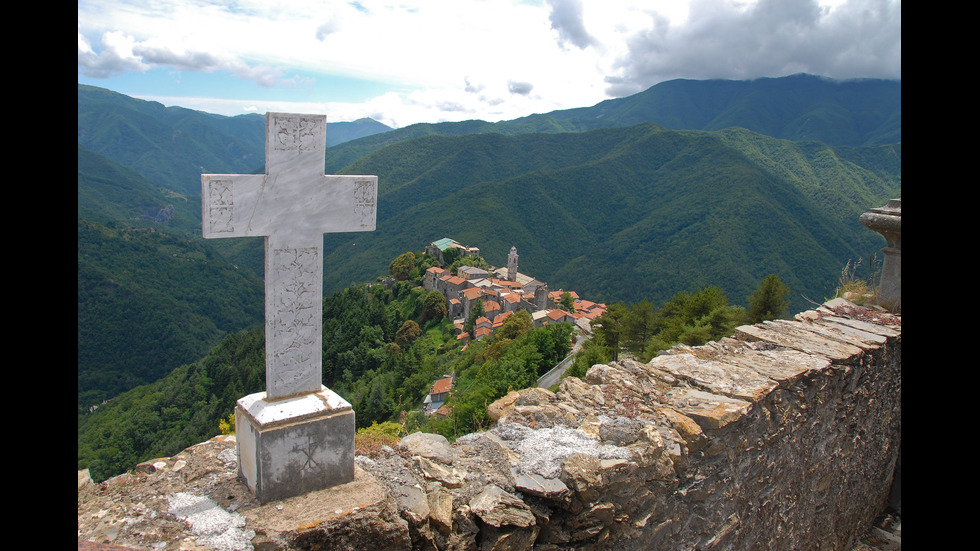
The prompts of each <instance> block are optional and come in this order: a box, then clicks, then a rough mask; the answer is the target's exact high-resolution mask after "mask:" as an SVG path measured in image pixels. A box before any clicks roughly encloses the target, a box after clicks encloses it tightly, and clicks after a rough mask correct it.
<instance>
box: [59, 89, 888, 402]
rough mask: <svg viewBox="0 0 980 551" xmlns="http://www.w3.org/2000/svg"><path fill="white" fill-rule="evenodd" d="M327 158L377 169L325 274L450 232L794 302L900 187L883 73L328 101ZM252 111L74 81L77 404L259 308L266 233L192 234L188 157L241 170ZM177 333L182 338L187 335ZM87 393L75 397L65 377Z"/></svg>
mask: <svg viewBox="0 0 980 551" xmlns="http://www.w3.org/2000/svg"><path fill="white" fill-rule="evenodd" d="M328 133H329V134H330V136H331V137H330V138H329V139H330V140H331V143H336V144H337V145H334V146H332V147H330V148H329V149H328V151H327V156H326V162H327V171H328V172H332V173H349V174H353V173H361V174H377V175H378V176H379V185H380V189H379V202H378V224H377V227H378V229H377V231H375V232H372V233H364V234H361V233H359V234H336V235H327V236H325V239H324V243H325V245H326V255H325V256H326V258H325V270H324V274H325V280H324V288H325V292H327V293H330V292H333V291H336V290H339V289H341V288H344V287H346V286H347V285H349V284H351V283H354V282H361V281H366V280H373V279H375V278H376V277H377V276H379V275H382V274H384V273H385V272H386V271H387V267H388V264H389V263H390V261H391V260H392V259H393V258H394V257H395V256H397V255H398V254H400V253H402V252H405V251H407V250H413V251H419V250H421V249H422V247H424V246H425V244H426V243H428V242H430V241H433V240H436V239H439V238H442V237H452V238H454V239H456V240H457V241H460V242H462V243H465V244H470V245H475V246H478V247H480V248H481V250H482V251H483V252H484V256H485V257H486V258H487V260H488V261H490V262H491V263H494V264H497V265H502V264H503V263H504V262H505V258H506V254H507V252H508V251H509V249H510V247H511V246H516V247H517V248H518V252H519V254H520V269H521V271H522V272H524V273H528V274H530V275H533V276H535V277H538V278H539V279H542V280H544V281H547V282H548V283H549V286H550V287H551V288H552V289H553V290H554V289H558V288H565V289H571V290H575V291H577V292H579V293H580V294H582V295H584V296H587V297H589V298H590V299H593V300H600V301H605V302H616V301H628V302H634V301H639V300H642V299H649V300H651V301H653V302H655V303H660V302H662V301H664V300H667V299H669V298H670V297H671V296H672V295H673V294H675V293H677V292H679V291H682V290H696V289H697V288H699V287H703V286H707V285H718V286H720V287H721V288H722V289H723V290H724V291H725V292H726V294H727V296H728V297H729V298H730V300H731V301H732V302H733V303H736V304H744V303H745V299H746V296H747V295H748V294H749V293H750V292H751V290H752V289H754V288H755V287H756V286H757V285H758V283H759V281H760V280H761V279H762V278H763V277H764V276H766V275H767V274H769V273H775V274H777V275H779V276H780V278H781V279H782V280H783V281H784V282H785V283H787V284H788V285H789V286H790V288H791V289H792V291H793V295H792V297H791V298H792V300H793V301H794V303H793V307H794V308H795V309H801V308H803V307H805V306H806V304H807V303H806V299H805V298H804V296H806V297H810V298H812V299H814V300H820V299H823V298H824V297H825V296H827V294H829V293H830V292H832V291H833V285H834V283H835V281H836V278H837V276H838V275H839V273H840V270H841V268H842V267H843V266H844V264H845V263H847V262H848V260H856V259H858V258H863V259H866V258H867V257H868V256H869V255H872V254H874V253H875V252H876V251H878V249H880V248H881V247H882V246H883V244H884V241H883V239H882V238H881V237H880V236H878V235H877V234H874V233H873V232H870V231H868V230H867V229H865V228H864V227H862V226H861V225H860V224H859V223H858V217H859V216H860V214H861V213H863V212H865V211H867V210H868V209H869V208H872V207H875V206H880V205H883V204H884V203H885V202H886V201H887V200H888V199H890V198H893V197H898V196H900V195H901V83H900V82H898V81H882V80H858V81H847V82H836V81H830V80H827V79H823V78H819V77H814V76H809V75H797V76H793V77H785V78H782V79H759V80H755V81H671V82H666V83H662V84H659V85H657V86H654V87H652V88H651V89H649V90H647V91H645V92H643V93H641V94H637V95H635V96H631V97H628V98H621V99H616V100H608V101H605V102H602V103H599V104H597V105H595V106H593V107H585V108H581V109H572V110H566V111H556V112H553V113H548V114H543V115H532V116H529V117H524V118H522V119H517V120H514V121H506V122H498V123H487V122H483V121H468V122H461V123H440V124H420V125H412V126H409V127H406V128H402V129H398V130H391V129H388V128H387V127H385V126H384V125H381V124H380V123H377V122H376V121H371V120H361V121H355V122H353V123H330V124H328ZM263 156H264V118H263V117H261V116H258V115H243V116H238V117H223V116H219V115H213V114H208V113H203V112H200V111H193V110H188V109H181V108H174V107H164V106H162V105H160V104H158V103H154V102H147V101H143V100H138V99H134V98H129V97H126V96H123V95H121V94H117V93H114V92H111V91H108V90H104V89H99V88H93V87H89V86H83V85H79V87H78V218H79V230H78V232H79V269H78V285H79V307H78V308H79V364H78V371H79V407H80V408H81V407H85V406H87V405H91V404H92V403H97V402H98V401H99V400H100V399H104V398H107V397H110V396H112V395H114V394H115V393H117V392H119V391H120V390H121V389H125V388H128V387H131V386H133V385H135V384H141V383H142V382H148V381H150V380H153V379H155V378H158V377H160V376H162V375H163V374H165V373H167V372H168V371H169V370H172V369H173V368H174V367H176V366H178V365H181V364H182V363H184V362H187V361H188V358H193V357H195V355H197V357H200V355H203V352H200V351H202V350H207V348H208V347H210V346H213V345H214V343H215V342H217V341H218V340H219V339H221V338H222V336H223V335H226V334H228V333H229V332H234V331H237V330H239V329H241V328H243V327H246V326H249V325H256V324H260V323H261V312H262V296H261V273H262V265H263V264H262V256H263V252H262V242H261V241H262V240H260V239H239V240H214V241H205V240H203V239H201V238H200V235H201V228H200V204H201V203H200V175H201V173H202V172H204V173H229V172H230V173H256V172H261V171H262V169H263V163H264V159H263ZM185 341H186V342H185ZM83 395H84V397H83Z"/></svg>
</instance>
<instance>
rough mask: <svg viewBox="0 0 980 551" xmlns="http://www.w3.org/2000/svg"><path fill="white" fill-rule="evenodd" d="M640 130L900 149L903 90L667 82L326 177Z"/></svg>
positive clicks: (373, 144) (488, 126)
mask: <svg viewBox="0 0 980 551" xmlns="http://www.w3.org/2000/svg"><path fill="white" fill-rule="evenodd" d="M645 122H654V123H657V124H658V125H660V126H662V127H664V128H667V129H671V130H723V129H725V128H732V127H739V128H746V129H748V130H752V131H753V132H757V133H759V134H765V135H767V136H770V137H773V138H780V139H786V140H794V141H818V142H823V143H826V144H828V145H851V146H857V145H883V144H892V143H899V142H901V141H902V83H901V81H897V80H881V79H858V80H845V81H836V80H831V79H827V78H823V77H819V76H814V75H806V74H799V75H793V76H788V77H781V78H760V79H756V80H686V79H679V80H671V81H666V82H661V83H659V84H656V85H654V86H652V87H650V88H649V89H647V90H646V91H644V92H641V93H639V94H635V95H632V96H628V97H625V98H616V99H610V100H605V101H603V102H600V103H597V104H596V105H593V106H591V107H580V108H576V109H565V110H560V111H552V112H550V113H543V114H535V115H529V116H527V117H521V118H518V119H514V120H510V121H501V122H496V123H490V122H485V121H463V122H444V123H436V124H429V123H421V124H413V125H411V126H407V127H405V128H400V129H398V130H394V131H391V132H386V133H384V134H378V135H373V136H369V137H365V138H361V139H359V140H353V141H351V142H348V143H345V144H343V145H341V146H338V147H334V148H331V149H330V150H328V151H327V170H339V169H341V168H343V167H344V166H347V165H348V164H350V163H352V162H354V161H355V160H357V159H359V158H360V157H363V156H364V155H366V154H368V153H370V152H371V151H374V150H376V149H379V148H381V147H385V146H388V145H391V144H393V143H395V142H398V141H402V140H408V139H412V138H417V137H420V136H428V135H439V136H463V135H466V134H476V133H497V134H504V135H510V136H513V135H517V134H528V133H542V132H543V133H557V132H582V131H587V130H595V129H598V128H609V127H617V126H632V125H635V124H641V123H645Z"/></svg>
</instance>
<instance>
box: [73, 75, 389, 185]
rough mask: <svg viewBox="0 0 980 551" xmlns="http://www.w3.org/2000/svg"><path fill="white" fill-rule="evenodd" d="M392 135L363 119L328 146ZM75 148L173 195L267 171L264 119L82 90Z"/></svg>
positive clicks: (331, 137) (338, 127) (331, 128)
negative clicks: (216, 178)
mask: <svg viewBox="0 0 980 551" xmlns="http://www.w3.org/2000/svg"><path fill="white" fill-rule="evenodd" d="M388 130H391V129H390V128H389V127H387V126H385V125H384V124H381V123H380V122H377V121H374V120H371V119H361V120H358V121H354V122H338V123H328V124H327V145H336V144H339V143H342V142H345V141H348V140H351V139H355V138H361V137H364V136H368V135H370V134H373V133H377V132H385V131H388ZM78 144H79V145H80V146H84V147H85V148H86V149H89V150H91V151H93V152H95V153H98V154H100V155H102V156H104V157H106V158H108V159H110V160H112V161H115V162H117V163H119V164H120V165H122V166H125V167H128V168H130V169H132V170H135V171H136V172H139V173H140V174H142V175H143V176H144V177H146V178H148V179H149V180H151V181H154V182H156V183H157V184H158V185H161V186H164V187H167V188H169V189H172V190H173V191H176V192H180V193H185V194H190V195H200V193H201V189H200V188H201V174H202V173H210V174H229V173H234V174H241V173H245V174H248V173H253V172H255V171H256V170H260V169H261V168H262V166H263V164H264V163H265V116H264V115H239V116H236V117H225V116H221V115H213V114H210V113H205V112H202V111H194V110H191V109H184V108H182V107H164V106H163V105H162V104H160V103H157V102H153V101H144V100H139V99H135V98H130V97H128V96H125V95H122V94H118V93H116V92H112V91H110V90H105V89H102V88H96V87H93V86H85V85H82V84H79V85H78Z"/></svg>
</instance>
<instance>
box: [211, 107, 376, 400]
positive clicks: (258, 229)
mask: <svg viewBox="0 0 980 551" xmlns="http://www.w3.org/2000/svg"><path fill="white" fill-rule="evenodd" d="M326 123H327V119H326V116H324V115H296V114H288V113H268V114H266V142H265V174H255V175H248V174H202V175H201V203H202V222H203V229H204V237H205V238H216V237H249V236H263V237H265V346H266V353H265V356H266V360H265V361H266V398H267V399H269V400H277V399H282V398H288V397H292V396H298V395H302V394H307V393H315V392H319V391H320V390H321V389H322V388H323V387H322V379H323V377H322V363H323V358H322V349H321V341H322V335H321V331H322V323H323V322H322V319H321V316H322V312H323V234H324V233H333V232H359V231H373V230H374V229H375V222H376V219H377V201H376V198H377V194H378V177H377V176H330V175H325V174H324V173H323V169H324V155H325V151H326Z"/></svg>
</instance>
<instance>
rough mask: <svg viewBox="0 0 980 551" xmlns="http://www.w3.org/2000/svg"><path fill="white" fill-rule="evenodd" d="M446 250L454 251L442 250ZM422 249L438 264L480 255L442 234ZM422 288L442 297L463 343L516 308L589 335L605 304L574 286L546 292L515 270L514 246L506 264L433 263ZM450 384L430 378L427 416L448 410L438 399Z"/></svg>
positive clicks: (449, 378)
mask: <svg viewBox="0 0 980 551" xmlns="http://www.w3.org/2000/svg"><path fill="white" fill-rule="evenodd" d="M451 249H455V250H453V251H452V254H447V252H448V251H450V250H451ZM425 252H426V253H427V254H429V255H430V256H432V257H434V258H438V259H439V263H440V264H441V265H442V266H446V265H447V264H448V262H447V256H448V257H457V256H462V257H479V256H480V249H479V248H477V247H467V246H464V245H461V244H460V243H458V242H456V241H454V240H452V239H450V238H448V237H447V238H443V239H439V240H438V241H433V242H431V243H429V245H428V246H427V247H426V250H425ZM422 287H423V288H424V289H425V290H426V291H438V292H440V293H442V296H443V297H445V299H446V311H447V313H448V315H449V317H450V318H452V319H453V320H454V323H455V325H456V328H457V331H458V334H457V336H456V339H457V340H458V341H461V342H464V343H468V342H469V341H470V340H480V339H483V338H486V337H488V336H490V335H493V333H494V332H496V331H497V329H499V328H500V327H502V326H503V323H504V321H505V320H506V319H507V318H508V317H509V316H511V315H512V314H514V312H517V311H518V310H526V311H527V312H528V313H529V314H530V315H531V319H532V320H534V324H535V326H536V327H542V326H545V325H548V324H549V323H571V324H572V325H574V326H575V328H576V329H577V330H579V331H580V332H581V333H583V334H584V335H591V333H592V331H591V322H592V320H595V319H596V318H598V317H599V316H601V315H602V314H603V313H605V312H606V305H605V304H601V303H597V302H592V301H589V300H585V299H583V298H582V297H580V296H578V293H576V292H575V291H565V290H563V289H558V290H555V291H551V290H549V289H548V284H547V283H545V282H543V281H539V280H537V279H535V278H533V277H531V276H528V275H526V274H522V273H521V272H520V271H519V270H518V254H517V247H511V248H510V253H509V254H508V255H507V267H506V268H491V269H489V270H487V269H483V268H477V267H475V266H459V267H458V268H457V269H456V273H455V274H452V273H450V272H449V271H448V270H446V269H445V268H442V267H438V266H433V267H431V268H429V269H428V270H426V273H425V275H424V277H423V280H422ZM474 309H479V311H478V312H477V314H478V315H477V316H476V318H475V319H474V321H473V329H472V334H471V333H470V332H469V331H466V330H465V329H464V326H465V324H466V320H468V319H469V318H470V315H471V314H472V313H473V311H474ZM452 386H453V377H452V376H446V377H445V378H443V379H439V380H438V381H436V382H435V384H434V385H433V387H432V390H431V391H430V392H429V395H428V396H427V397H426V399H425V403H424V404H423V409H424V411H425V412H426V414H427V415H433V414H435V415H438V416H442V415H446V414H447V413H448V410H447V409H446V408H445V407H444V406H443V403H444V401H445V400H446V398H447V397H448V395H449V394H450V392H451V390H452Z"/></svg>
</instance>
